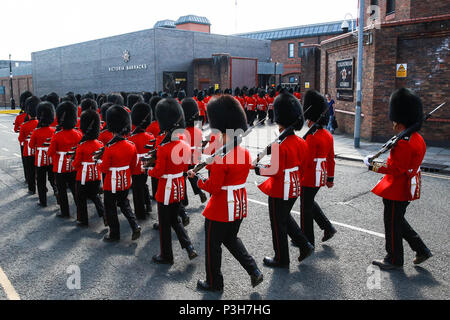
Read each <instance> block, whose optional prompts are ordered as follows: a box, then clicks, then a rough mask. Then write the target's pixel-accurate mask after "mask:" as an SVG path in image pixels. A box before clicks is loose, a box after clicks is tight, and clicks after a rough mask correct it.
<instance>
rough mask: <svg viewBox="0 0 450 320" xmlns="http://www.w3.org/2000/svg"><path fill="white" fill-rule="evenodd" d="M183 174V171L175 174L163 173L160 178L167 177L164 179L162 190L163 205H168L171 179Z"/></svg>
mask: <svg viewBox="0 0 450 320" xmlns="http://www.w3.org/2000/svg"><path fill="white" fill-rule="evenodd" d="M182 176H183V172H179V173H175V174H165V175H163V176H162V177H161V178H164V179H167V181H166V189H165V190H164V205H166V206H167V205H169V200H170V194H171V193H172V180H173V179H177V178H181V177H182Z"/></svg>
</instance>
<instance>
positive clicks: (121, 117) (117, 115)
mask: <svg viewBox="0 0 450 320" xmlns="http://www.w3.org/2000/svg"><path fill="white" fill-rule="evenodd" d="M106 127H107V128H108V131H110V132H112V133H117V134H121V135H125V134H127V133H129V132H130V130H131V119H130V114H129V113H128V111H127V110H125V109H124V108H123V107H122V106H120V105H117V104H114V105H112V106H111V107H109V108H108V110H107V111H106Z"/></svg>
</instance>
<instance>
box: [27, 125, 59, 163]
mask: <svg viewBox="0 0 450 320" xmlns="http://www.w3.org/2000/svg"><path fill="white" fill-rule="evenodd" d="M54 134H55V129H54V128H51V127H43V128H38V129H35V130H34V131H33V133H32V134H31V138H30V143H29V145H30V148H32V149H35V150H36V153H35V160H34V165H35V166H36V167H45V166H49V165H51V164H52V161H51V158H50V157H49V156H48V154H47V152H48V146H44V142H47V139H48V138H52V137H53V135H54Z"/></svg>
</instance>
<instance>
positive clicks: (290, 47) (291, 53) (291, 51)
mask: <svg viewBox="0 0 450 320" xmlns="http://www.w3.org/2000/svg"><path fill="white" fill-rule="evenodd" d="M288 57H289V58H293V57H294V44H293V43H289V44H288Z"/></svg>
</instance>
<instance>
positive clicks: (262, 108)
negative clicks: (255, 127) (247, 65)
mask: <svg viewBox="0 0 450 320" xmlns="http://www.w3.org/2000/svg"><path fill="white" fill-rule="evenodd" d="M265 95H266V92H265V91H264V90H263V89H260V90H259V92H258V97H257V98H256V109H257V112H258V121H261V120H263V119H265V118H266V116H267V100H266V99H265V98H264V97H265ZM261 125H264V121H263V122H262V123H261Z"/></svg>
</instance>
